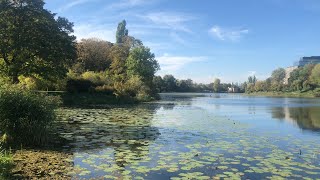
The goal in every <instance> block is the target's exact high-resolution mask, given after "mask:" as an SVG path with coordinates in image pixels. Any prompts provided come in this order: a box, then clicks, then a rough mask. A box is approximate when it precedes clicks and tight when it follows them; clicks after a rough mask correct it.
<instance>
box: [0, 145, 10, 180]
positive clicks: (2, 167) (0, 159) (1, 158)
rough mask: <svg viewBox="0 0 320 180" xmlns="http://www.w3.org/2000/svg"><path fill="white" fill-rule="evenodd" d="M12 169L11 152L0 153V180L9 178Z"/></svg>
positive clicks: (3, 151)
mask: <svg viewBox="0 0 320 180" xmlns="http://www.w3.org/2000/svg"><path fill="white" fill-rule="evenodd" d="M12 167H13V158H12V154H11V152H10V151H6V150H2V151H1V152H0V179H7V178H8V177H9V176H10V170H11V169H12Z"/></svg>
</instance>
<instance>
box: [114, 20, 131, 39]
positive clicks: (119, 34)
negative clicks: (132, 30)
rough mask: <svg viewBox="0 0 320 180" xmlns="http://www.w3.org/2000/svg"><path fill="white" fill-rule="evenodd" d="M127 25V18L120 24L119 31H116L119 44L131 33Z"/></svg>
mask: <svg viewBox="0 0 320 180" xmlns="http://www.w3.org/2000/svg"><path fill="white" fill-rule="evenodd" d="M126 25H127V22H126V20H123V21H121V22H120V23H119V24H118V28H117V33H116V42H117V44H121V43H123V41H124V37H126V36H128V34H129V31H128V29H127V28H126Z"/></svg>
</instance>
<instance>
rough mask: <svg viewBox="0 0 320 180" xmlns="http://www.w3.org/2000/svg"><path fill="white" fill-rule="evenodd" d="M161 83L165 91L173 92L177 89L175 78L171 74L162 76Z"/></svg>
mask: <svg viewBox="0 0 320 180" xmlns="http://www.w3.org/2000/svg"><path fill="white" fill-rule="evenodd" d="M163 83H164V86H165V91H166V92H174V91H176V89H177V79H176V78H175V77H174V76H173V75H165V76H163Z"/></svg>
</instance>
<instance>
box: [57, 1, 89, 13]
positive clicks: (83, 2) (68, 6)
mask: <svg viewBox="0 0 320 180" xmlns="http://www.w3.org/2000/svg"><path fill="white" fill-rule="evenodd" d="M88 2H92V0H71V2H69V3H67V4H66V5H64V6H63V7H61V8H59V9H58V12H62V11H66V10H68V9H70V8H73V7H74V6H78V5H81V4H85V3H88Z"/></svg>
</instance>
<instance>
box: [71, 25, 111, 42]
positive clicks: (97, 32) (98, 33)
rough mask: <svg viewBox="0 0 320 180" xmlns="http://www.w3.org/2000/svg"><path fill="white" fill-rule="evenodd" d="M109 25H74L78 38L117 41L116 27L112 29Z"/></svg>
mask: <svg viewBox="0 0 320 180" xmlns="http://www.w3.org/2000/svg"><path fill="white" fill-rule="evenodd" d="M109 27H110V26H107V25H100V26H96V25H92V24H83V25H78V26H75V27H74V35H75V36H76V37H77V40H78V41H79V40H81V39H87V38H99V39H102V40H106V41H110V42H115V34H116V29H110V28H109Z"/></svg>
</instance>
